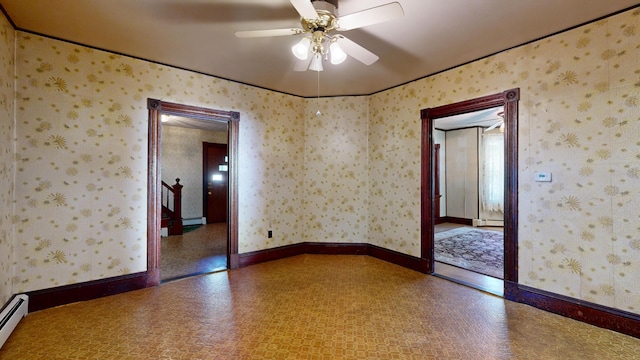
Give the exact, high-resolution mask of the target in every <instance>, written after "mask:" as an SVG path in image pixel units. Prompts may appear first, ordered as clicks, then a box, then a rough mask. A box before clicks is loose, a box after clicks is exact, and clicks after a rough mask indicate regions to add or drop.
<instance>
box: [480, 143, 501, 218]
mask: <svg viewBox="0 0 640 360" xmlns="http://www.w3.org/2000/svg"><path fill="white" fill-rule="evenodd" d="M482 140H483V141H482V143H483V150H484V151H483V152H484V160H483V170H484V171H483V174H484V176H483V177H484V179H483V184H484V187H483V189H482V206H483V208H484V209H485V210H487V211H499V212H504V133H501V132H490V133H484V134H483V136H482Z"/></svg>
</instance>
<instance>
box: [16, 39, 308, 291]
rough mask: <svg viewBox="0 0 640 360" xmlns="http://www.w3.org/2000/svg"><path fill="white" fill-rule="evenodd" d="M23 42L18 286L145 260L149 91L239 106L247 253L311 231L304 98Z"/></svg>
mask: <svg viewBox="0 0 640 360" xmlns="http://www.w3.org/2000/svg"><path fill="white" fill-rule="evenodd" d="M18 44H19V47H18V52H17V71H18V73H17V89H18V92H17V115H16V117H17V161H18V164H17V168H18V173H17V181H16V194H18V195H17V197H16V218H17V226H16V239H15V246H16V254H17V255H16V256H17V259H18V260H17V264H16V270H15V273H14V280H13V281H14V286H15V288H14V292H21V291H28V290H35V289H41V288H49V287H54V286H58V285H64V284H70V283H77V282H83V281H88V280H94V279H99V278H106V277H110V276H116V275H122V274H128V273H135V272H139V271H144V270H145V269H146V171H147V170H146V166H147V110H146V99H147V98H148V97H151V98H159V99H163V100H166V101H171V102H178V103H184V104H189V105H196V106H205V107H210V108H216V109H222V110H236V111H240V113H241V121H240V134H241V135H240V159H239V161H240V168H239V172H240V194H239V197H240V199H239V200H240V209H239V212H240V216H239V222H240V224H239V231H240V238H241V239H242V242H241V243H240V252H246V251H250V250H256V249H261V248H265V246H268V247H273V246H279V245H283V244H287V243H291V242H292V241H298V239H300V238H301V237H302V235H301V232H300V230H296V229H294V226H297V227H299V226H300V225H299V223H300V218H301V214H300V213H301V212H300V211H299V209H300V206H301V202H300V199H301V198H300V196H301V195H302V194H301V192H300V193H299V194H298V195H297V197H296V195H292V192H293V191H294V190H295V189H294V187H295V186H296V185H297V186H301V184H302V175H301V174H302V160H303V157H302V145H301V144H302V143H303V141H302V136H303V134H304V132H303V131H302V124H303V122H302V121H301V120H300V119H299V114H300V113H301V111H302V105H303V101H302V100H301V99H299V98H297V97H292V96H288V95H282V94H276V93H273V92H270V91H265V90H259V89H255V88H251V87H248V86H244V85H240V84H236V83H231V82H228V81H224V80H220V79H216V78H213V77H208V76H203V75H198V74H194V73H192V72H188V71H184V70H179V69H174V68H169V67H165V66H160V65H156V64H152V63H149V62H145V61H141V60H137V59H131V58H128V57H123V56H118V55H114V54H110V53H107V52H102V51H97V50H92V49H88V48H85V47H81V46H77V45H73V44H68V43H64V42H61V41H57V40H52V39H48V38H43V37H40V36H35V35H31V34H25V33H21V32H18ZM265 108H266V109H268V110H267V111H265ZM282 166H287V167H288V168H287V169H286V170H288V174H289V175H288V179H286V178H285V177H283V176H279V174H280V170H282ZM274 169H275V170H274ZM268 170H269V171H268ZM270 218H271V219H272V221H273V222H274V224H273V227H274V232H275V234H277V235H276V236H274V238H273V239H270V240H271V241H270V242H269V243H268V244H266V245H265V243H264V240H263V239H266V230H265V228H266V224H267V223H268V222H269V219H270ZM276 218H277V219H276ZM276 220H277V221H276ZM276 227H277V230H276ZM287 236H290V238H287ZM292 239H296V240H292Z"/></svg>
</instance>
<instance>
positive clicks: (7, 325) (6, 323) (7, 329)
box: [0, 294, 29, 347]
mask: <svg viewBox="0 0 640 360" xmlns="http://www.w3.org/2000/svg"><path fill="white" fill-rule="evenodd" d="M28 309H29V297H28V296H27V295H24V294H20V295H16V296H14V297H13V298H12V299H11V301H9V303H8V304H7V306H5V307H4V309H2V312H1V313H0V347H2V345H4V343H5V341H7V339H8V338H9V335H11V333H12V332H13V329H15V328H16V326H18V323H19V322H20V320H22V318H23V317H25V316H26V315H27V312H28Z"/></svg>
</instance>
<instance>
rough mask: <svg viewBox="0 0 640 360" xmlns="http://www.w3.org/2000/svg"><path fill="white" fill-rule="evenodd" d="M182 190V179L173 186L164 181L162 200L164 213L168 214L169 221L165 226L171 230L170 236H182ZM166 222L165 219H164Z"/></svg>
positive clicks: (177, 180)
mask: <svg viewBox="0 0 640 360" xmlns="http://www.w3.org/2000/svg"><path fill="white" fill-rule="evenodd" d="M182 188H183V186H182V185H181V184H180V178H177V179H176V183H175V184H174V185H173V186H172V185H169V184H167V183H166V182H164V181H162V190H161V199H162V210H163V213H165V214H167V219H166V220H167V221H166V222H164V221H163V226H165V225H166V226H167V227H168V229H169V235H182V232H183V229H182ZM163 220H164V219H163Z"/></svg>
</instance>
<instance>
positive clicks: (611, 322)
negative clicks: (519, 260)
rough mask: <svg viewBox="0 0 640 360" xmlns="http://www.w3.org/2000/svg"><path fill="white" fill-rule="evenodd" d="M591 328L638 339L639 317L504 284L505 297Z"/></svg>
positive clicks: (572, 299) (558, 295) (605, 307)
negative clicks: (598, 328) (582, 323)
mask: <svg viewBox="0 0 640 360" xmlns="http://www.w3.org/2000/svg"><path fill="white" fill-rule="evenodd" d="M507 294H508V295H509V298H508V300H513V301H516V302H519V303H522V304H526V305H530V306H533V307H535V308H538V309H541V310H545V311H548V312H551V313H554V314H558V315H562V316H565V317H568V318H571V319H574V320H578V321H581V322H584V323H587V324H590V325H595V326H598V327H601V328H604V329H607V330H612V331H616V332H619V333H623V334H626V335H629V336H633V337H636V338H640V315H637V314H634V313H630V312H627V311H623V310H618V309H614V308H610V307H607V306H602V305H598V304H594V303H591V302H588V301H582V300H578V299H575V298H572V297H568V296H564V295H560V294H555V293H552V292H548V291H544V290H540V289H535V288H531V287H528V286H525V285H519V284H515V283H512V282H509V283H505V298H507Z"/></svg>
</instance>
